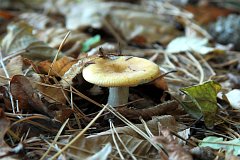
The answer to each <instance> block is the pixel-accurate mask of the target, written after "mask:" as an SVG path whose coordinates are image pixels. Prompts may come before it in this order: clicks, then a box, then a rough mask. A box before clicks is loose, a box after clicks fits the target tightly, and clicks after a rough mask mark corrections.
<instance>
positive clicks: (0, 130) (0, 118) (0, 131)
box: [0, 108, 13, 160]
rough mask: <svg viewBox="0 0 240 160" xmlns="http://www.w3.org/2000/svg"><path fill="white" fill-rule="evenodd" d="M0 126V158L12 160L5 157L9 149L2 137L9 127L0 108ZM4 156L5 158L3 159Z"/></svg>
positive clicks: (8, 121) (8, 122) (7, 120)
mask: <svg viewBox="0 0 240 160" xmlns="http://www.w3.org/2000/svg"><path fill="white" fill-rule="evenodd" d="M0 126H1V127H0V158H1V159H3V160H8V159H10V160H12V159H13V158H11V157H8V156H7V155H8V152H9V151H11V148H10V147H9V146H8V145H7V144H6V143H5V141H4V136H5V134H6V133H7V130H8V129H9V127H10V120H9V119H8V118H7V117H6V116H5V114H4V111H3V110H2V108H0ZM5 155H6V157H5V158H4V156H5Z"/></svg>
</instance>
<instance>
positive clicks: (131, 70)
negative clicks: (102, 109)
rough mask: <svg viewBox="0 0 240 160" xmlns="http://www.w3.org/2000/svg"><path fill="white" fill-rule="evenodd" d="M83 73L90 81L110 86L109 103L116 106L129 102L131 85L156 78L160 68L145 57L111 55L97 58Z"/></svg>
mask: <svg viewBox="0 0 240 160" xmlns="http://www.w3.org/2000/svg"><path fill="white" fill-rule="evenodd" d="M82 74H83V78H84V79H85V80H86V81H88V82H90V83H93V84H96V85H98V86H102V87H109V96H108V104H109V105H111V106H113V107H116V106H118V105H122V104H126V103H127V102H128V95H129V87H133V86H137V85H139V84H143V83H148V82H150V81H152V80H154V79H156V78H157V77H158V76H160V70H159V66H158V65H157V64H155V63H153V62H151V61H149V60H146V59H144V58H138V57H130V56H110V57H107V58H98V59H96V60H95V61H94V63H93V64H90V65H88V66H87V67H85V68H84V69H83V72H82Z"/></svg>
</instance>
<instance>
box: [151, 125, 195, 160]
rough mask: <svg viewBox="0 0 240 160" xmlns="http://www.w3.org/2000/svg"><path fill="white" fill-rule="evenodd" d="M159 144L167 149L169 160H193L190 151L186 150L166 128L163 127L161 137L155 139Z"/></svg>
mask: <svg viewBox="0 0 240 160" xmlns="http://www.w3.org/2000/svg"><path fill="white" fill-rule="evenodd" d="M154 140H155V141H156V142H157V143H160V144H161V145H163V147H164V148H165V149H166V151H167V153H168V156H169V160H192V159H193V158H192V155H191V154H190V152H189V151H187V150H185V149H184V148H183V147H182V146H181V145H179V144H178V141H177V140H176V139H174V137H173V135H171V133H170V131H169V130H168V129H166V128H165V127H161V135H159V136H158V137H154Z"/></svg>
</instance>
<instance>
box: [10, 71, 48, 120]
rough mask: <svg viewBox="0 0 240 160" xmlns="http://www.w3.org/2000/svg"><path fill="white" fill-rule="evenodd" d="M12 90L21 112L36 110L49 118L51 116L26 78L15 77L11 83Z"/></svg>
mask: <svg viewBox="0 0 240 160" xmlns="http://www.w3.org/2000/svg"><path fill="white" fill-rule="evenodd" d="M10 90H11V93H12V96H13V98H14V99H15V100H18V107H19V109H20V110H21V109H22V110H25V111H29V110H34V111H37V112H40V113H42V114H45V115H48V116H50V115H51V113H50V112H49V111H48V109H47V107H46V106H45V105H44V104H43V102H42V101H41V99H40V98H39V97H38V96H37V93H36V92H35V91H34V89H33V87H32V85H31V83H30V81H29V80H28V79H27V78H26V77H25V76H22V75H15V76H13V77H12V79H11V81H10Z"/></svg>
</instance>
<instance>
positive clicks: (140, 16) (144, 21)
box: [64, 1, 181, 44]
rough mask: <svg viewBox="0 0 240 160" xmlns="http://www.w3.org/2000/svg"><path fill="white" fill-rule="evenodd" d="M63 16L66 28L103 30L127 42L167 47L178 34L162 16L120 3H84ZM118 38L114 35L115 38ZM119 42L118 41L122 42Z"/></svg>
mask: <svg viewBox="0 0 240 160" xmlns="http://www.w3.org/2000/svg"><path fill="white" fill-rule="evenodd" d="M68 7H71V10H70V11H68V12H65V13H64V14H65V15H66V27H67V28H68V29H71V30H75V29H86V28H88V27H92V28H96V29H100V28H102V29H105V30H106V31H107V32H110V33H111V34H113V35H114V36H115V38H116V39H117V40H118V41H119V40H121V39H123V40H125V41H127V42H135V43H140V44H142V43H144V44H150V43H153V42H156V41H158V42H160V43H162V44H167V43H168V42H169V41H170V40H171V39H173V38H175V37H176V36H178V35H180V34H181V33H180V32H179V31H178V30H177V29H176V28H175V26H174V24H173V23H171V22H170V21H169V19H167V18H165V17H164V16H159V15H157V14H154V13H151V12H148V11H147V10H146V9H144V7H143V6H140V5H134V4H131V3H123V2H99V1H86V2H83V3H80V4H77V5H74V6H68ZM117 34H118V35H117ZM123 40H121V41H123Z"/></svg>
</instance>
